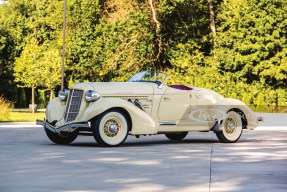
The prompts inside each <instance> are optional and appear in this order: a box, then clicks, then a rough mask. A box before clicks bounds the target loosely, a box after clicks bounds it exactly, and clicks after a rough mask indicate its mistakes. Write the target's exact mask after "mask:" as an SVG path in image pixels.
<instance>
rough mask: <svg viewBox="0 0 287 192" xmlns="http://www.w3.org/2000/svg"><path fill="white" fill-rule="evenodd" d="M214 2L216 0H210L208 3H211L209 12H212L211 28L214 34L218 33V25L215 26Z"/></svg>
mask: <svg viewBox="0 0 287 192" xmlns="http://www.w3.org/2000/svg"><path fill="white" fill-rule="evenodd" d="M213 4H214V0H208V5H209V13H210V28H211V31H212V33H213V34H214V35H216V26H215V21H214V18H215V13H214V9H213Z"/></svg>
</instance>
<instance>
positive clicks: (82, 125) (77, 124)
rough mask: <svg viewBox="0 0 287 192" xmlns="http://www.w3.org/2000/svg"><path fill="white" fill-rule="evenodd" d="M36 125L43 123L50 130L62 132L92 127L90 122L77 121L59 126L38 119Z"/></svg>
mask: <svg viewBox="0 0 287 192" xmlns="http://www.w3.org/2000/svg"><path fill="white" fill-rule="evenodd" d="M36 125H42V126H43V127H44V128H47V129H49V130H50V131H52V132H54V133H60V132H62V131H67V132H73V131H74V130H75V129H77V128H91V127H90V125H89V123H88V122H85V121H83V122H75V123H68V124H66V125H63V126H61V127H59V128H57V127H54V126H53V125H50V124H49V123H48V122H47V121H46V120H44V121H42V120H38V119H37V120H36Z"/></svg>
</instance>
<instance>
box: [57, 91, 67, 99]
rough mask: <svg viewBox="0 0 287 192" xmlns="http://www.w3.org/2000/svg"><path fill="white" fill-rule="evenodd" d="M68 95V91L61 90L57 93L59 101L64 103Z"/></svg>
mask: <svg viewBox="0 0 287 192" xmlns="http://www.w3.org/2000/svg"><path fill="white" fill-rule="evenodd" d="M68 95H69V90H68V89H61V90H60V91H59V93H58V97H59V98H60V100H61V101H66V100H67V98H68Z"/></svg>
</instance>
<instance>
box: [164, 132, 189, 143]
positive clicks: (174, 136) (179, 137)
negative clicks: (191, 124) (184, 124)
mask: <svg viewBox="0 0 287 192" xmlns="http://www.w3.org/2000/svg"><path fill="white" fill-rule="evenodd" d="M187 133H188V132H180V133H167V134H165V136H166V137H167V138H168V139H169V140H172V141H180V140H182V139H184V138H185V136H186V135H187Z"/></svg>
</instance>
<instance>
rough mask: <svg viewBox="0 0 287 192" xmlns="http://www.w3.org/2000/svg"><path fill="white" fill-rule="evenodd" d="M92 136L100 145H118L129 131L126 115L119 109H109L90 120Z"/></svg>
mask: <svg viewBox="0 0 287 192" xmlns="http://www.w3.org/2000/svg"><path fill="white" fill-rule="evenodd" d="M92 129H93V132H94V138H95V140H96V141H97V143H98V144H99V145H101V146H119V145H120V144H122V143H123V142H124V141H125V140H126V138H127V136H128V131H129V121H128V118H127V115H126V114H125V113H124V112H122V111H121V110H117V109H114V110H109V111H106V112H105V113H103V114H101V115H100V116H99V117H98V118H97V119H95V120H94V121H92Z"/></svg>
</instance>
